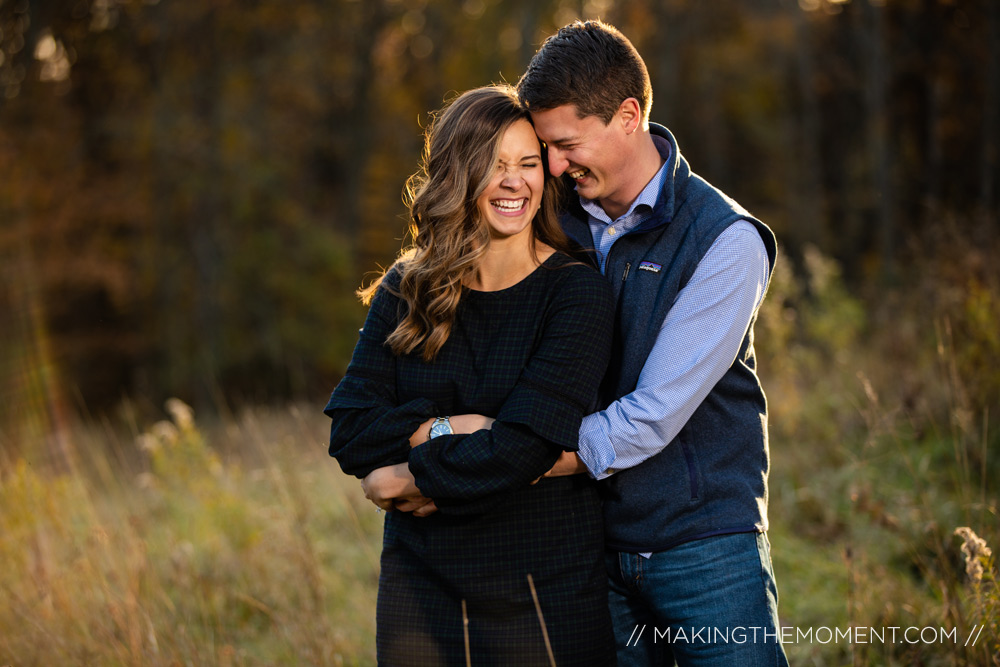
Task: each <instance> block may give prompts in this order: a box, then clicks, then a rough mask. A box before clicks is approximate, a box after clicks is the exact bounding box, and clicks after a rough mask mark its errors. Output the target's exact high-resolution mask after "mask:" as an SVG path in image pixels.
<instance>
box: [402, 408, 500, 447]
mask: <svg viewBox="0 0 1000 667" xmlns="http://www.w3.org/2000/svg"><path fill="white" fill-rule="evenodd" d="M435 419H436V417H431V418H430V419H428V420H427V421H425V422H424V423H423V424H421V425H420V426H418V427H417V430H416V431H414V432H413V435H411V436H410V447H419V446H420V445H422V444H424V443H425V442H427V441H428V440H429V439H430V437H431V424H433V423H434V420H435ZM448 421H449V422H451V430H452V431H454V432H455V433H464V434H468V433H475V432H476V431H480V430H482V429H489V428H492V427H493V422H495V421H496V420H495V419H493V417H487V416H485V415H477V414H466V415H454V416H451V417H448Z"/></svg>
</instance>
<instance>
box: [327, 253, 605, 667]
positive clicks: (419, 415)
mask: <svg viewBox="0 0 1000 667" xmlns="http://www.w3.org/2000/svg"><path fill="white" fill-rule="evenodd" d="M386 280H387V281H389V284H393V285H394V284H398V280H399V276H398V275H397V274H396V273H395V272H390V274H389V275H388V276H387V277H386ZM400 304H401V302H400V300H399V299H397V298H396V297H394V296H393V295H391V294H390V293H389V292H388V291H387V290H385V289H380V290H379V292H378V294H377V295H376V297H375V299H374V300H373V302H372V306H371V309H370V311H369V314H368V318H367V320H366V321H365V325H364V329H363V330H362V331H361V336H360V340H359V341H358V344H357V347H356V348H355V350H354V356H353V358H352V360H351V363H350V366H349V367H348V370H347V374H346V375H345V377H344V379H343V380H342V381H341V382H340V384H339V385H338V386H337V389H336V390H335V391H334V392H333V396H332V397H331V398H330V403H329V404H328V405H327V408H326V414H328V415H329V416H330V417H331V418H332V419H333V426H332V429H331V435H330V454H331V455H332V456H334V457H336V458H337V460H338V461H339V463H340V465H341V467H342V468H343V469H344V471H345V472H347V473H349V474H353V475H356V476H358V477H363V476H364V475H366V474H368V473H369V472H370V471H371V470H373V469H374V468H377V467H380V466H384V465H389V464H393V463H399V462H402V461H409V466H410V470H411V471H412V472H413V474H414V476H415V478H416V481H417V486H418V487H419V488H420V490H421V491H422V492H423V493H424V494H425V495H427V496H429V497H431V498H434V500H435V502H436V503H437V506H438V507H439V511H438V512H437V513H435V514H433V515H431V516H429V517H426V518H418V517H413V516H412V515H410V514H406V513H403V512H390V513H388V514H387V515H386V520H385V531H384V537H383V548H382V569H381V575H380V578H379V594H378V612H377V614H378V623H377V625H378V632H377V642H376V643H377V648H378V657H379V664H382V665H392V666H396V665H465V664H466V662H465V660H466V652H465V643H464V634H463V613H462V602H463V601H465V603H466V605H467V615H466V617H467V619H468V634H469V642H470V648H469V651H470V654H471V659H472V665H474V666H476V667H481V666H483V665H505V666H506V665H517V666H521V665H548V664H549V660H548V656H547V652H546V646H545V639H544V638H543V632H542V626H541V623H540V622H539V619H538V614H537V611H536V607H535V604H534V602H533V601H532V595H531V588H530V587H529V582H528V576H529V575H531V579H532V581H533V583H534V587H535V589H536V592H537V595H538V601H539V606H540V608H541V611H542V614H543V616H544V619H545V629H546V631H547V633H548V638H549V641H550V642H551V645H552V650H553V653H554V657H555V660H556V662H557V664H559V665H562V666H563V667H572V666H577V665H609V664H614V660H615V658H614V640H613V637H612V632H611V621H610V617H609V613H608V609H607V589H606V575H605V571H604V564H603V535H602V534H603V531H602V518H601V508H600V502H599V499H598V495H597V491H596V489H595V488H594V484H593V482H592V481H591V480H590V479H589V478H588V477H587V476H586V475H576V476H573V477H561V478H550V479H542V480H541V481H539V482H538V483H537V484H534V485H532V484H531V481H532V480H534V479H536V478H538V477H539V476H540V475H542V474H543V473H544V472H545V471H547V470H548V469H549V468H550V467H551V466H552V464H553V463H554V462H555V460H556V458H557V457H558V455H559V453H560V452H561V451H562V450H575V449H576V448H577V441H578V434H579V429H580V421H581V419H582V418H583V416H584V415H585V414H587V413H588V412H589V411H591V410H592V408H593V407H594V402H595V397H596V393H597V387H598V383H599V382H600V379H601V376H602V375H603V373H604V370H605V367H606V365H607V360H608V347H609V345H610V341H611V331H612V323H613V311H612V305H611V299H610V295H609V292H608V286H607V283H606V281H605V279H604V278H603V277H602V276H600V275H599V274H598V273H597V272H595V271H594V270H593V269H591V268H589V267H586V266H582V265H579V264H572V263H571V262H570V260H569V259H568V258H567V257H566V256H564V255H561V254H558V253H557V254H555V255H552V257H550V258H549V259H548V260H547V261H546V262H545V263H544V264H543V266H542V267H540V268H539V269H537V270H535V271H534V272H533V273H532V274H530V275H529V276H528V277H527V278H525V279H524V280H522V281H521V282H520V283H518V284H516V285H514V286H513V287H510V288H508V289H504V290H501V291H497V292H477V291H474V290H467V291H466V292H465V293H464V294H463V296H462V300H461V303H460V305H459V308H458V313H457V316H456V320H455V325H454V328H453V329H452V333H451V336H450V338H449V339H448V342H447V343H446V344H445V345H444V347H443V348H442V349H441V351H440V352H439V354H438V356H437V358H436V359H435V360H434V361H433V362H432V363H429V364H428V363H424V362H423V361H421V360H420V359H419V358H418V357H416V356H413V355H409V356H403V357H396V356H394V355H393V354H392V353H391V351H390V350H389V349H388V348H387V347H386V346H385V345H383V342H384V341H385V338H386V336H387V335H388V334H389V333H390V332H391V331H393V329H395V327H396V322H397V321H398V313H399V310H400ZM464 413H479V414H484V415H488V416H494V417H495V418H496V420H497V421H496V422H494V424H493V427H492V429H491V430H483V431H478V432H476V433H473V434H471V435H452V436H441V437H438V438H435V439H433V440H431V441H429V442H427V443H425V444H423V445H421V446H419V447H417V448H416V449H413V450H411V449H410V447H409V445H408V443H407V441H408V438H409V436H410V434H412V433H413V431H414V430H416V428H417V426H418V425H419V424H420V423H421V422H423V421H425V420H426V419H428V418H430V417H434V416H441V415H454V414H464Z"/></svg>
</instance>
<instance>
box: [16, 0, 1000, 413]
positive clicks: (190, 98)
mask: <svg viewBox="0 0 1000 667" xmlns="http://www.w3.org/2000/svg"><path fill="white" fill-rule="evenodd" d="M998 4H1000V3H997V2H996V1H995V0H782V2H778V3H775V2H773V1H772V0H740V1H737V0H718V2H714V3H711V4H709V3H704V2H697V1H695V0H633V1H632V2H628V3H625V2H621V1H615V0H543V1H534V0H509V1H505V2H500V1H499V0H461V1H460V2H458V3H455V2H445V0H414V1H412V2H409V1H406V2H404V1H403V0H334V1H332V2H330V1H323V0H302V1H301V2H296V3H286V2H281V1H280V0H254V1H245V2H237V1H236V0H205V1H204V2H198V3H180V2H158V1H157V0H47V1H46V2H40V1H31V0H0V173H2V174H3V176H4V177H3V178H2V179H0V277H2V278H3V280H4V283H5V284H4V289H3V290H0V309H2V311H0V313H2V315H3V318H4V323H5V324H6V322H11V323H12V324H11V325H10V326H0V344H2V348H3V349H2V350H0V370H3V371H5V372H4V375H5V376H6V378H20V379H0V383H6V386H5V387H3V388H0V392H3V393H4V396H5V397H9V396H10V395H12V394H14V393H17V392H20V393H22V394H23V393H24V392H23V388H24V387H27V386H35V387H40V389H38V393H39V395H40V396H43V397H44V396H53V395H55V394H58V393H61V394H62V395H63V396H68V397H71V398H70V399H64V400H63V401H61V402H63V403H66V402H69V401H76V402H78V403H81V404H86V405H88V406H93V407H102V406H106V405H108V404H109V403H110V402H113V401H115V400H118V399H119V398H120V397H121V396H122V395H126V394H128V395H132V394H135V395H139V396H147V397H149V398H151V399H152V400H154V401H155V402H157V403H159V402H160V400H161V399H162V398H163V397H165V396H166V395H169V394H177V395H181V396H184V397H185V398H188V399H190V400H195V401H197V402H200V403H202V404H204V403H210V402H213V401H214V402H219V401H220V399H219V398H218V397H219V396H220V395H223V394H224V395H226V396H228V397H233V398H245V399H247V400H250V399H258V398H259V399H265V398H274V397H279V396H287V395H292V394H301V393H309V394H310V395H316V394H317V393H325V391H326V390H328V389H329V388H330V387H332V386H333V384H334V383H335V382H336V380H337V378H338V376H339V374H340V372H341V371H342V369H343V367H344V365H345V364H346V361H347V358H348V355H349V351H350V349H351V347H352V345H353V343H354V341H355V338H356V330H357V327H358V326H359V325H360V323H361V321H362V319H363V316H364V312H363V309H362V308H361V307H360V306H359V305H358V304H357V303H356V301H355V299H354V297H353V295H352V291H353V290H354V288H356V287H357V286H358V285H359V284H360V283H361V282H362V279H363V275H364V274H365V273H366V272H369V271H372V270H374V269H376V267H377V266H379V265H381V266H385V265H388V264H389V263H390V262H391V261H392V260H393V259H394V257H395V255H396V254H397V253H398V251H399V249H400V247H401V245H402V244H403V242H404V240H403V238H402V236H403V232H404V229H405V220H404V213H405V211H404V210H403V206H402V203H401V199H400V193H401V189H402V186H403V183H404V182H405V179H406V177H407V176H408V175H409V174H411V173H412V172H413V171H414V170H415V169H416V166H417V160H418V157H419V151H420V148H421V132H422V128H423V127H424V126H426V123H427V122H428V119H429V112H430V111H432V110H433V109H437V108H438V107H440V106H441V104H442V102H443V101H444V100H445V99H447V98H448V97H450V96H452V95H453V94H454V93H457V92H459V91H462V90H465V89H467V88H471V87H474V86H478V85H483V84H486V83H489V82H491V81H501V80H506V81H508V82H511V83H513V82H516V80H517V79H518V77H519V76H520V74H521V72H522V70H523V68H524V66H525V65H526V64H527V61H528V60H529V58H530V56H531V55H532V54H533V52H534V51H535V49H536V48H537V47H538V45H539V44H540V43H541V41H542V40H543V39H544V38H545V37H546V36H547V35H549V34H551V33H552V32H553V31H554V30H556V29H557V28H558V27H560V26H561V25H563V24H565V23H567V22H569V21H571V20H573V19H575V18H578V17H584V18H587V17H593V16H598V15H599V16H602V17H604V18H606V19H607V20H609V21H610V22H612V23H614V24H616V25H618V26H619V27H621V28H622V30H623V31H624V32H625V34H626V35H628V36H629V37H630V38H631V39H632V41H633V42H634V43H635V44H636V46H637V47H638V48H639V50H640V52H642V54H643V55H644V57H645V59H646V61H647V64H648V66H649V70H650V75H651V77H652V79H653V85H654V93H655V95H654V106H653V119H654V120H656V121H659V122H662V123H664V124H666V125H667V126H668V127H670V128H671V130H673V131H674V133H675V134H676V135H677V137H678V140H679V142H680V145H681V148H682V150H683V151H684V152H685V154H686V155H687V156H688V157H689V158H690V160H691V163H692V165H693V166H694V168H695V170H696V171H698V172H700V173H702V174H703V175H705V176H706V177H707V178H708V179H709V180H710V181H712V182H713V183H714V184H716V185H717V186H719V187H720V188H721V189H723V190H724V191H726V192H727V193H729V194H731V195H732V196H734V197H735V198H736V199H738V200H739V201H740V202H741V203H743V204H744V205H746V206H747V207H749V208H750V209H751V210H752V211H754V212H755V213H757V214H758V215H759V216H760V217H762V218H764V219H765V220H767V221H768V222H769V223H770V224H772V225H773V226H774V227H775V228H776V230H777V231H778V233H779V237H780V238H781V240H782V243H783V246H784V249H785V251H786V252H788V254H789V255H790V256H792V257H799V256H801V254H802V249H804V248H805V247H807V246H808V245H810V244H817V245H818V246H819V247H820V249H821V250H822V251H823V252H825V253H827V254H832V255H833V256H834V257H836V258H837V259H838V260H839V261H840V262H841V263H842V264H843V266H844V268H845V279H846V280H847V281H848V284H854V285H863V284H867V285H871V286H873V287H878V288H882V287H884V286H885V285H886V283H885V282H884V281H883V280H878V279H879V278H884V277H886V276H888V275H890V274H891V273H892V272H891V271H889V270H888V269H889V268H890V267H892V266H893V265H894V264H895V266H896V267H897V269H896V272H897V275H898V276H899V278H900V279H901V280H905V279H906V278H907V273H908V269H907V267H905V266H903V265H901V264H900V263H899V259H900V258H901V257H913V256H915V255H914V253H913V251H912V246H913V244H915V243H925V244H926V243H929V241H927V239H931V238H939V237H940V235H938V236H935V235H934V234H932V233H925V232H927V230H929V229H931V228H932V227H934V226H935V225H939V224H944V223H947V224H949V225H952V226H953V227H955V228H957V229H960V230H964V231H965V232H966V233H969V234H971V233H972V232H971V231H970V230H971V227H970V225H972V222H971V221H972V220H973V219H974V218H975V217H976V216H979V219H980V222H979V224H978V226H977V227H976V230H978V231H976V234H986V233H987V232H983V231H981V230H983V229H988V228H989V227H990V226H989V225H988V224H985V223H984V222H983V221H984V220H985V221H990V220H994V221H995V207H996V201H997V194H996V193H997V192H998V191H1000V182H998V181H1000V176H998V170H997V151H998V140H1000V137H998V130H997V128H998V127H1000V101H998V99H1000V96H998V91H1000V55H998V49H1000V46H998V45H1000V37H998V35H1000V28H998V20H1000V19H998V16H997V15H998V11H1000V10H998V9H997V7H998ZM994 226H995V225H994ZM872 278H875V280H871V279H872ZM977 303H980V304H981V303H986V301H983V300H980V302H977ZM988 311H989V309H988V308H985V306H983V307H980V306H976V310H975V312H978V313H982V312H988ZM39 341H41V342H39ZM42 343H44V344H42ZM41 368H46V369H49V370H48V371H47V372H45V373H42V372H36V371H37V369H41ZM17 369H20V370H17ZM31 369H36V371H31ZM6 371H10V372H6ZM15 371H16V372H15ZM29 371H31V372H29ZM32 378H34V379H32ZM46 378H48V379H46ZM46 387H47V388H46ZM220 391H221V392H222V394H220ZM73 397H78V398H73ZM42 403H44V401H42ZM55 403H60V401H55ZM7 405H8V406H13V405H15V402H13V401H7ZM49 405H50V407H49V408H46V409H45V410H43V412H45V411H47V412H48V413H53V412H56V410H55V409H54V408H51V405H52V402H50V403H49ZM2 409H6V410H8V411H9V412H17V410H18V409H17V408H16V407H5V408H2Z"/></svg>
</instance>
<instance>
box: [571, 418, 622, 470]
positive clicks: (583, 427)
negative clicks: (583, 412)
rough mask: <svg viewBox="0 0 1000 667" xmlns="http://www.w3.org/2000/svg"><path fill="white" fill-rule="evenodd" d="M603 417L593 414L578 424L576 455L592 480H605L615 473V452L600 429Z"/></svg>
mask: <svg viewBox="0 0 1000 667" xmlns="http://www.w3.org/2000/svg"><path fill="white" fill-rule="evenodd" d="M602 423H603V415H602V413H600V412H595V413H594V414H592V415H587V416H586V417H584V418H583V422H582V423H581V424H580V449H579V450H578V451H577V454H578V455H579V457H580V460H581V461H583V464H584V465H585V466H587V470H588V471H589V472H590V476H591V477H593V478H594V479H605V478H607V477H610V476H611V475H613V474H614V473H615V470H614V469H613V468H612V466H613V465H614V462H615V450H614V447H612V446H611V440H610V439H609V438H608V436H607V434H606V433H605V432H604V429H603V428H602Z"/></svg>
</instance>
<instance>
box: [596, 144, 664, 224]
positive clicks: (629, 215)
mask: <svg viewBox="0 0 1000 667" xmlns="http://www.w3.org/2000/svg"><path fill="white" fill-rule="evenodd" d="M669 163H670V160H669V159H668V160H664V162H663V164H662V165H660V169H659V170H658V171H657V172H656V174H655V175H654V176H653V178H651V179H649V183H647V184H646V187H644V188H643V189H642V192H640V193H639V196H638V197H636V198H635V200H634V201H633V202H632V205H631V206H629V208H628V210H627V211H625V213H624V214H623V215H622V216H621V217H620V218H618V220H621V221H623V222H624V221H632V219H633V218H635V219H636V222H638V221H639V220H642V219H644V218H646V217H647V216H648V215H649V213H650V212H652V210H653V206H655V205H656V199H657V197H659V196H660V190H661V189H662V188H663V179H664V178H666V175H667V165H668V164H669ZM580 205H581V206H582V207H583V210H584V211H586V212H587V214H588V215H590V217H591V219H592V220H593V219H596V220H597V221H599V222H602V223H604V224H606V225H610V224H611V223H613V222H616V221H615V220H612V219H611V217H610V216H609V215H608V214H607V213H605V212H604V209H603V208H602V207H601V205H600V204H599V203H598V202H597V200H596V199H587V198H585V197H582V196H581V197H580ZM640 207H642V208H640ZM636 213H638V215H634V214H636Z"/></svg>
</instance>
